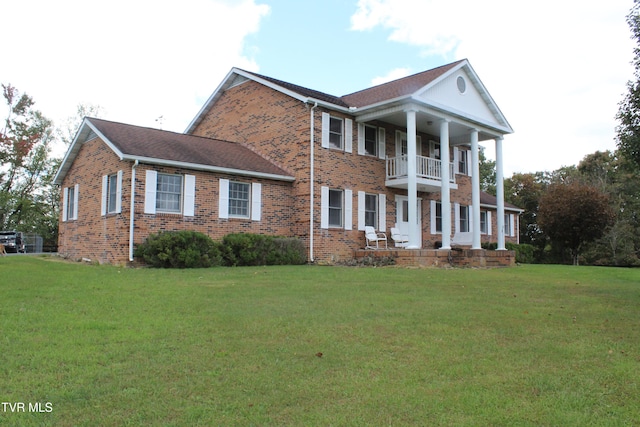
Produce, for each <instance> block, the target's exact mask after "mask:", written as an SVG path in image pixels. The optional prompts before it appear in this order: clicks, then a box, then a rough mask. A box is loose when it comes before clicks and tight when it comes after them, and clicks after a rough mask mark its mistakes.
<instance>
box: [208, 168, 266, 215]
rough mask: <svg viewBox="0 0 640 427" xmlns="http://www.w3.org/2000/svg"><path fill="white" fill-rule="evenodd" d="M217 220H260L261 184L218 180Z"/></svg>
mask: <svg viewBox="0 0 640 427" xmlns="http://www.w3.org/2000/svg"><path fill="white" fill-rule="evenodd" d="M219 183H220V192H219V199H218V209H219V210H218V217H219V218H225V219H227V218H242V219H251V221H260V220H261V219H262V184H260V183H258V182H254V183H251V184H250V183H247V182H237V181H229V180H228V179H224V178H220V181H219Z"/></svg>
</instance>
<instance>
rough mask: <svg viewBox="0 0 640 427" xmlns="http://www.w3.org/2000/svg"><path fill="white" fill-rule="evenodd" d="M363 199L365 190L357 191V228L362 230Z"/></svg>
mask: <svg viewBox="0 0 640 427" xmlns="http://www.w3.org/2000/svg"><path fill="white" fill-rule="evenodd" d="M365 199H366V194H365V192H364V191H358V230H360V231H364V213H365V212H364V211H365Z"/></svg>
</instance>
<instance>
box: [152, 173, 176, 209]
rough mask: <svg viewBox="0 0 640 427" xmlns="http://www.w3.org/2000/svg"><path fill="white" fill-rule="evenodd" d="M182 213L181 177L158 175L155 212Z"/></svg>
mask: <svg viewBox="0 0 640 427" xmlns="http://www.w3.org/2000/svg"><path fill="white" fill-rule="evenodd" d="M181 211H182V175H169V174H164V173H159V174H158V181H157V183H156V212H166V213H180V212H181Z"/></svg>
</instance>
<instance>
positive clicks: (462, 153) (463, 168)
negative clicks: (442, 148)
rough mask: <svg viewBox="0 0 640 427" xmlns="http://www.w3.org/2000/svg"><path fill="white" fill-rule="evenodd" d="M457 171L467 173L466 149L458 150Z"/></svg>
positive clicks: (467, 159)
mask: <svg viewBox="0 0 640 427" xmlns="http://www.w3.org/2000/svg"><path fill="white" fill-rule="evenodd" d="M458 173H461V174H463V175H467V174H468V173H469V158H468V156H467V150H458Z"/></svg>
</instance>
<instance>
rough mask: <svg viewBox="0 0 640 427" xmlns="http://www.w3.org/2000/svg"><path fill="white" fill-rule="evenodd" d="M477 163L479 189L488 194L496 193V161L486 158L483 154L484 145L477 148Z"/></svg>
mask: <svg viewBox="0 0 640 427" xmlns="http://www.w3.org/2000/svg"><path fill="white" fill-rule="evenodd" d="M478 163H479V170H480V189H481V190H482V191H484V192H487V193H489V194H493V195H494V196H495V195H496V162H495V161H494V160H487V157H486V156H485V155H484V147H482V146H480V150H478Z"/></svg>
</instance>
